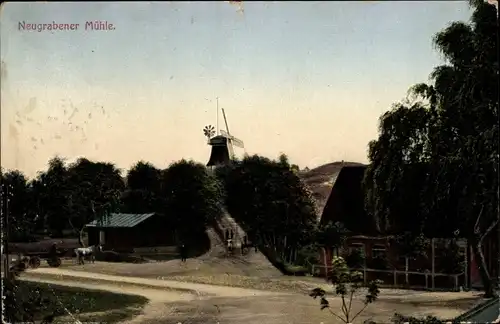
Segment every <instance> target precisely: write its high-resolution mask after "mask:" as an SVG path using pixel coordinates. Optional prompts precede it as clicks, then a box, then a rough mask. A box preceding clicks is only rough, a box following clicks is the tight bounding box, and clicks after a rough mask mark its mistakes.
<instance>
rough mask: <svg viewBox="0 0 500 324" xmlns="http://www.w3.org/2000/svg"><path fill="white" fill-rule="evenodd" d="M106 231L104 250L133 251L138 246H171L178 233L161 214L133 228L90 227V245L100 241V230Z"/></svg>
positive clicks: (174, 242)
mask: <svg viewBox="0 0 500 324" xmlns="http://www.w3.org/2000/svg"><path fill="white" fill-rule="evenodd" d="M101 230H102V231H104V238H105V242H104V245H103V248H104V250H115V251H120V252H128V251H130V252H131V251H132V250H133V249H134V248H138V247H154V246H170V245H175V244H176V241H177V239H176V234H175V231H174V230H173V229H172V227H171V226H168V224H167V223H166V221H164V220H163V218H162V217H160V216H156V215H155V216H152V217H150V218H149V219H147V220H145V221H144V222H142V223H140V224H138V225H136V226H135V227H132V228H124V227H120V228H97V227H89V228H88V235H89V245H95V244H98V243H99V232H100V231H101Z"/></svg>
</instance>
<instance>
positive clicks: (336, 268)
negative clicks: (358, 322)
mask: <svg viewBox="0 0 500 324" xmlns="http://www.w3.org/2000/svg"><path fill="white" fill-rule="evenodd" d="M332 266H333V267H332V271H331V273H330V277H329V280H330V281H331V283H332V284H333V285H334V287H335V294H336V295H338V296H340V297H341V298H342V307H341V311H342V315H343V317H341V316H339V315H337V314H336V313H335V312H333V311H332V310H331V309H330V303H329V302H328V300H327V299H326V292H325V291H324V290H323V289H321V288H315V289H313V290H312V292H311V293H310V294H309V296H311V297H313V298H314V299H316V298H319V299H320V306H321V309H322V310H323V309H328V310H329V311H330V313H331V314H332V315H333V316H335V317H337V318H338V319H340V320H341V321H342V322H344V323H352V322H353V321H354V320H355V319H356V317H358V315H359V314H361V313H362V312H363V310H365V308H366V307H368V305H369V304H371V303H373V302H375V301H376V300H377V298H378V295H379V293H380V290H379V285H380V284H381V283H382V282H381V281H380V280H375V281H372V282H370V284H369V285H368V293H367V294H366V296H365V300H364V306H363V308H362V309H361V310H359V311H358V312H357V313H356V314H355V315H354V316H351V306H352V298H353V296H354V293H355V292H356V291H357V290H359V289H360V288H361V287H362V285H363V274H362V273H361V272H359V271H351V270H349V267H348V266H347V264H346V262H345V260H344V259H343V258H342V257H335V258H333V260H332Z"/></svg>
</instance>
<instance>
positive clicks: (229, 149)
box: [203, 106, 244, 166]
mask: <svg viewBox="0 0 500 324" xmlns="http://www.w3.org/2000/svg"><path fill="white" fill-rule="evenodd" d="M218 111H219V107H218V106H217V112H218ZM217 115H218V114H217ZM222 115H223V116H224V123H225V125H226V130H225V131H224V130H220V135H218V134H217V135H216V136H214V135H215V131H214V128H213V126H211V125H209V126H205V128H204V129H203V133H204V134H205V136H206V137H207V138H208V145H210V146H212V151H211V153H210V159H209V160H208V163H207V166H218V165H227V164H229V163H231V160H232V158H233V155H234V149H233V145H234V146H237V147H240V148H244V145H243V141H241V140H240V139H237V138H236V137H234V136H232V135H231V133H230V132H229V126H228V123H227V118H226V113H225V112H224V109H222ZM217 124H218V123H217Z"/></svg>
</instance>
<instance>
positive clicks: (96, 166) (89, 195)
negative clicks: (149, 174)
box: [67, 158, 125, 231]
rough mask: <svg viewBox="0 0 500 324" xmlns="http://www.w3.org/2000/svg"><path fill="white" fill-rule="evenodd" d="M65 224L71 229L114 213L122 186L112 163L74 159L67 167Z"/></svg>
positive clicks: (118, 174)
mask: <svg viewBox="0 0 500 324" xmlns="http://www.w3.org/2000/svg"><path fill="white" fill-rule="evenodd" d="M67 187H68V208H69V210H70V214H69V215H68V223H69V224H70V226H71V228H72V229H74V230H75V231H77V230H78V231H81V230H82V229H83V226H84V225H85V224H87V223H89V222H91V221H93V220H96V219H97V220H100V221H105V219H106V216H107V215H109V214H110V213H112V212H117V211H118V210H119V206H120V197H121V195H122V192H123V190H124V188H125V184H124V182H123V178H122V177H121V174H120V170H119V169H117V168H116V167H115V165H114V164H112V163H105V162H93V161H90V160H87V159H85V158H80V159H78V160H77V161H76V162H75V163H73V164H71V165H70V166H69V167H68V169H67Z"/></svg>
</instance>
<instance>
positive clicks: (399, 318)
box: [392, 313, 445, 324]
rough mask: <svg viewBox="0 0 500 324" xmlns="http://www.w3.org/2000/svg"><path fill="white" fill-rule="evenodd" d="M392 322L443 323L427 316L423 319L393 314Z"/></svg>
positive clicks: (401, 323) (403, 323)
mask: <svg viewBox="0 0 500 324" xmlns="http://www.w3.org/2000/svg"><path fill="white" fill-rule="evenodd" d="M392 322H393V323H394V324H406V323H408V324H444V323H445V322H444V321H441V320H440V319H438V318H437V317H434V316H427V317H425V318H416V317H412V316H404V315H401V314H398V313H396V314H394V316H393V318H392Z"/></svg>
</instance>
